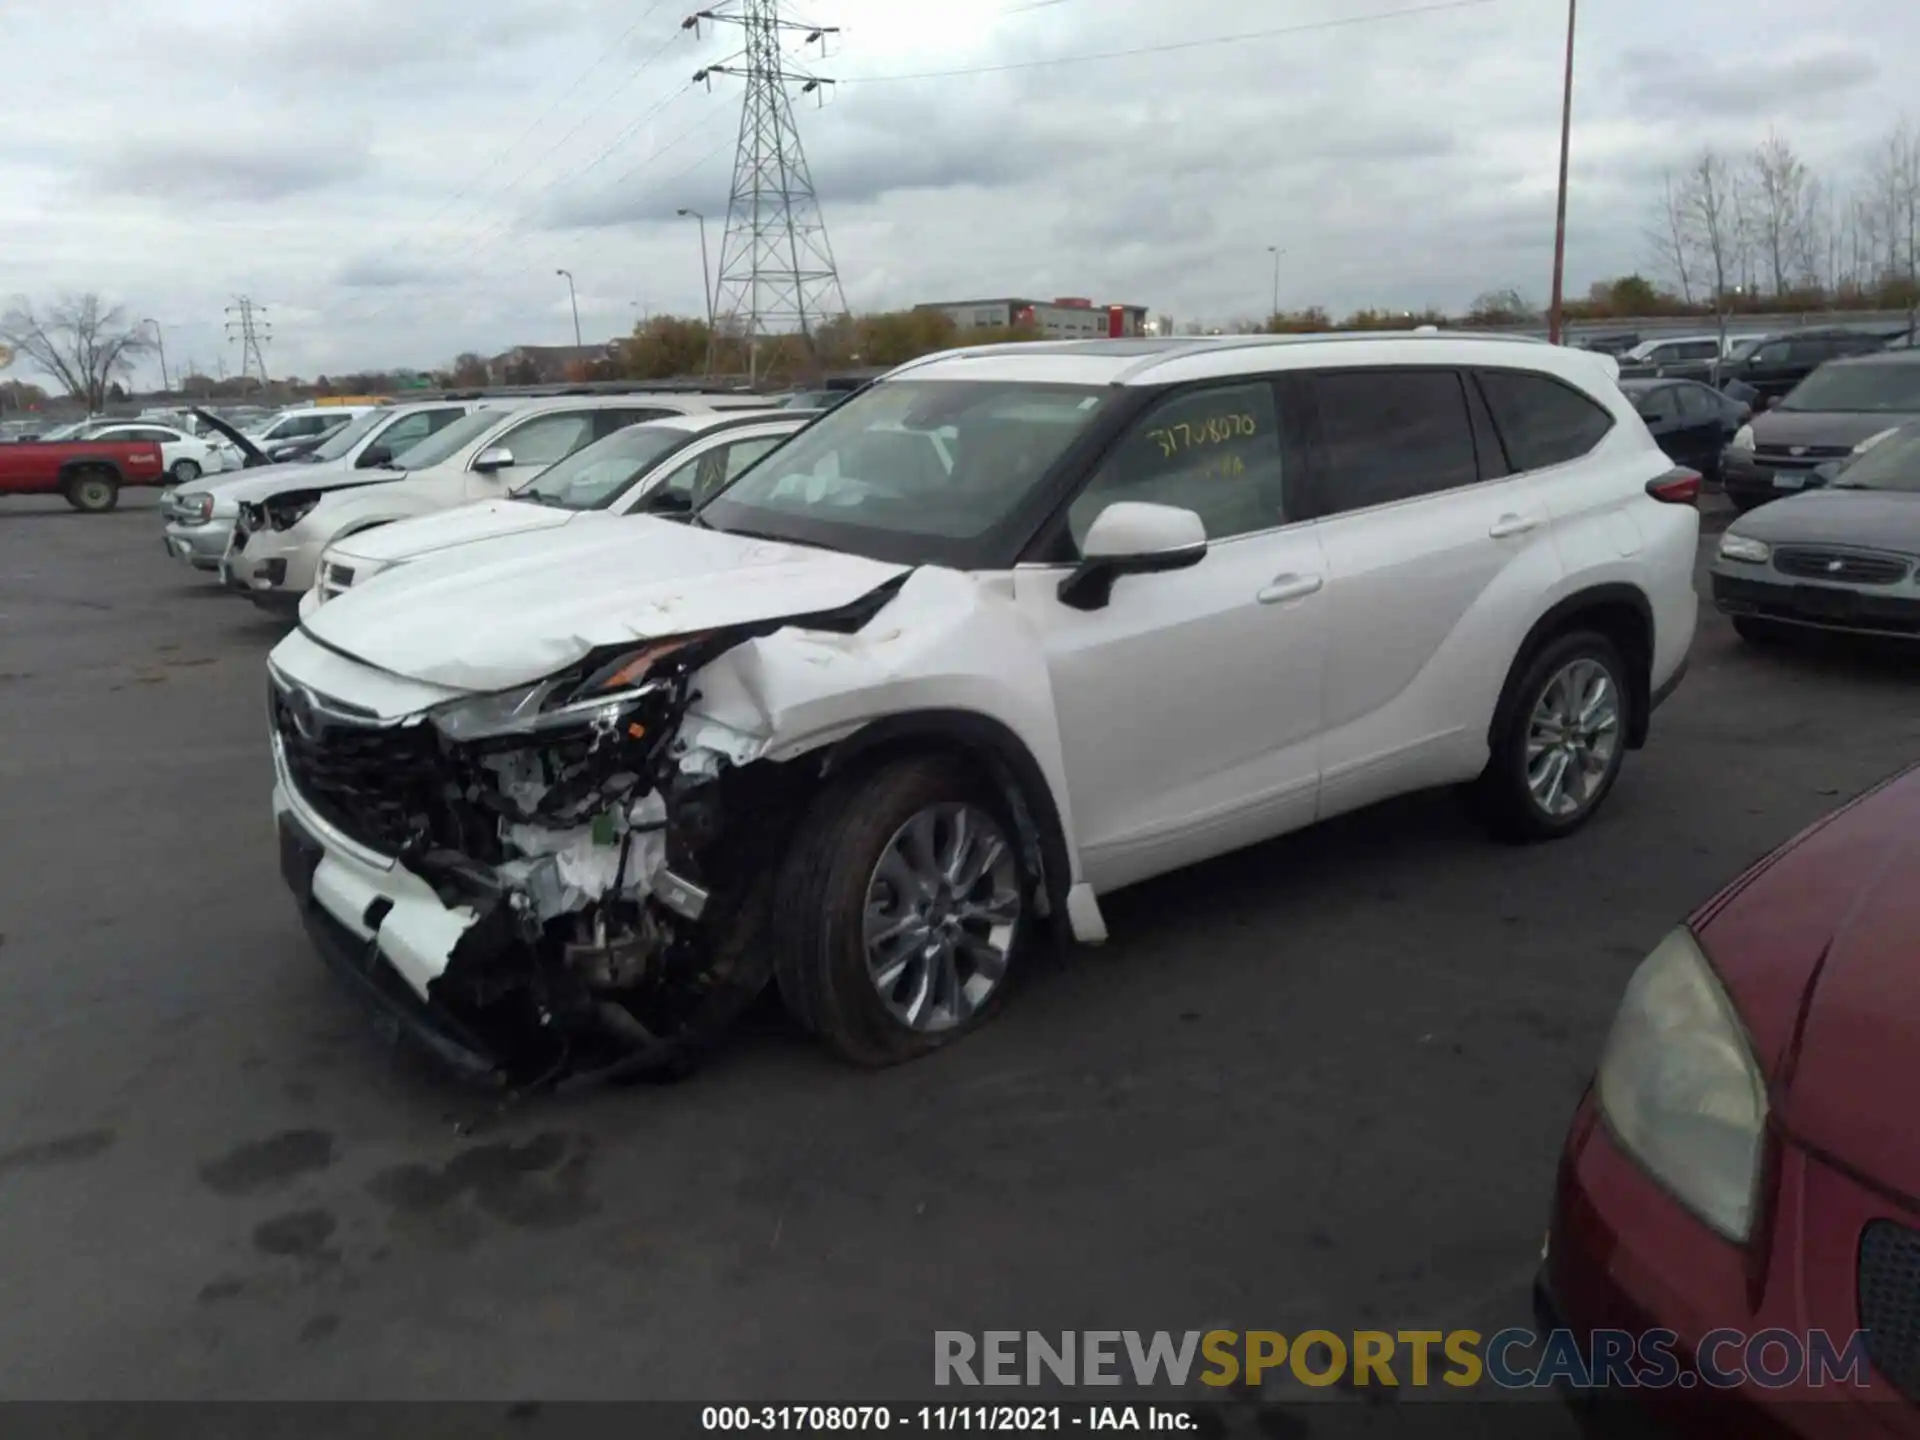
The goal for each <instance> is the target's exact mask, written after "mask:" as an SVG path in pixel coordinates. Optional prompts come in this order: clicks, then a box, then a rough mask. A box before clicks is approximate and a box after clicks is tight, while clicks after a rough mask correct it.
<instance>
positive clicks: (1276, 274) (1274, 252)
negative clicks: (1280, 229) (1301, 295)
mask: <svg viewBox="0 0 1920 1440" xmlns="http://www.w3.org/2000/svg"><path fill="white" fill-rule="evenodd" d="M1267 253H1268V254H1269V255H1271V256H1273V308H1272V309H1271V310H1269V311H1268V312H1267V315H1268V318H1272V317H1273V316H1276V315H1278V314H1279V313H1280V257H1281V256H1282V255H1284V254H1286V253H1287V252H1286V251H1284V250H1282V249H1281V248H1280V247H1279V246H1278V245H1269V246H1268V247H1267Z"/></svg>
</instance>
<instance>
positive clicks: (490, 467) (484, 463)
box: [473, 445, 513, 475]
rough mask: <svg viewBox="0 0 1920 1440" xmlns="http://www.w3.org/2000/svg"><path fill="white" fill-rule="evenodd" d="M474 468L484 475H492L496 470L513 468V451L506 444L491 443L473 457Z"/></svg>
mask: <svg viewBox="0 0 1920 1440" xmlns="http://www.w3.org/2000/svg"><path fill="white" fill-rule="evenodd" d="M473 468H474V469H475V470H478V471H479V472H480V473H481V474H482V475H491V474H493V472H494V471H496V470H510V469H512V468H513V451H511V450H509V449H508V448H507V447H506V446H504V445H489V446H488V447H487V448H486V449H485V450H482V451H481V452H480V453H479V454H478V455H476V456H474V457H473Z"/></svg>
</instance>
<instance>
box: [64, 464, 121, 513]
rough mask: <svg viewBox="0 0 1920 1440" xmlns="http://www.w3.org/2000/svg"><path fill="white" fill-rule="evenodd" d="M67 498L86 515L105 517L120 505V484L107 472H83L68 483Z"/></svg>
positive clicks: (78, 473) (78, 472) (91, 470)
mask: <svg viewBox="0 0 1920 1440" xmlns="http://www.w3.org/2000/svg"><path fill="white" fill-rule="evenodd" d="M66 497H67V504H69V505H71V506H72V507H73V508H74V509H76V510H79V511H81V512H82V513H84V514H87V515H104V514H105V513H106V512H107V511H109V510H111V509H113V507H114V506H116V505H118V504H119V503H120V484H119V482H118V481H117V480H115V479H114V477H113V475H112V474H111V473H110V472H108V471H106V470H99V469H89V470H81V471H77V472H76V473H75V474H74V475H73V477H72V478H71V479H69V480H68V481H67V487H66Z"/></svg>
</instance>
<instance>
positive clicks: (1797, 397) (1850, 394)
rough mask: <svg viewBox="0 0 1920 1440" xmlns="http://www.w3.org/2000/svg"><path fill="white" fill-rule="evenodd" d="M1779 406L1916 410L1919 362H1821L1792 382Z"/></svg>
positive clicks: (1861, 410) (1859, 411) (1918, 407)
mask: <svg viewBox="0 0 1920 1440" xmlns="http://www.w3.org/2000/svg"><path fill="white" fill-rule="evenodd" d="M1779 408H1780V409H1782V410H1821V411H1827V412H1830V413H1831V412H1839V413H1842V414H1873V413H1876V412H1880V411H1886V412H1893V413H1899V412H1906V413H1920V365H1908V364H1897V365H1884V364H1882V365H1823V366H1821V367H1820V369H1818V370H1816V371H1814V372H1813V373H1812V374H1811V375H1809V376H1808V377H1807V378H1806V379H1804V380H1802V381H1801V382H1800V383H1799V384H1798V385H1796V386H1795V387H1794V388H1793V389H1792V390H1791V391H1790V392H1789V393H1788V395H1787V398H1786V399H1784V400H1782V401H1781V402H1780V405H1779Z"/></svg>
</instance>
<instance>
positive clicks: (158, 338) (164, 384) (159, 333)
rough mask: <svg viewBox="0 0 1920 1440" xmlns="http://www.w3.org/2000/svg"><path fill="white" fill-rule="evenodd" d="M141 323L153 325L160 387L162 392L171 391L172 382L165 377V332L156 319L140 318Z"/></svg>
mask: <svg viewBox="0 0 1920 1440" xmlns="http://www.w3.org/2000/svg"><path fill="white" fill-rule="evenodd" d="M140 323H141V324H142V325H151V326H152V327H153V342H154V344H155V345H157V346H159V347H160V389H161V391H162V392H163V393H165V394H168V395H171V394H172V393H173V382H172V381H171V380H169V379H168V378H167V333H166V331H164V330H162V329H161V328H160V322H159V321H158V320H142V321H141V322H140Z"/></svg>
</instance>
